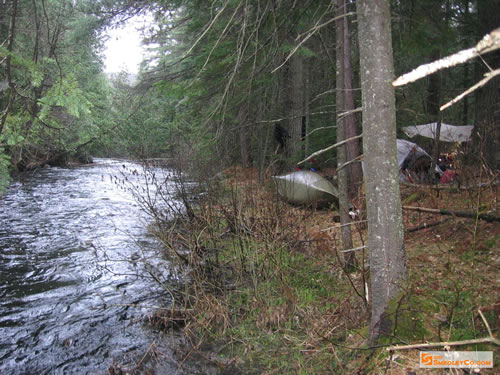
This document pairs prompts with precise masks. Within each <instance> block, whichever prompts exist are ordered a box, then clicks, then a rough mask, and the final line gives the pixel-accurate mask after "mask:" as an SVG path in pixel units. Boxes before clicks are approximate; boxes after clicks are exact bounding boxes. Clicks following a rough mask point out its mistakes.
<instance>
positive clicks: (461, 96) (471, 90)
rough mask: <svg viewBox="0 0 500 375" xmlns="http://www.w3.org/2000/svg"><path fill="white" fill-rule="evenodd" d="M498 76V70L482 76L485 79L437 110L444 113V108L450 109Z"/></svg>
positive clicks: (499, 71) (499, 72) (499, 70)
mask: <svg viewBox="0 0 500 375" xmlns="http://www.w3.org/2000/svg"><path fill="white" fill-rule="evenodd" d="M499 74H500V69H496V70H493V71H492V72H489V73H486V74H485V75H484V76H485V77H484V78H483V79H482V80H480V81H479V82H478V83H476V84H475V85H473V86H471V87H469V88H468V89H467V90H465V91H464V92H463V93H461V94H460V95H458V96H457V97H456V98H454V99H452V100H450V101H449V102H448V103H446V104H443V105H442V106H441V107H440V108H439V110H440V111H444V110H445V109H446V108H448V107H451V106H452V105H453V104H455V103H457V102H459V101H460V100H462V99H463V98H464V97H466V96H467V95H469V94H470V93H472V92H473V91H476V90H477V89H478V88H480V87H482V86H484V85H486V83H488V82H489V81H490V80H491V79H493V78H494V77H496V76H497V75H499Z"/></svg>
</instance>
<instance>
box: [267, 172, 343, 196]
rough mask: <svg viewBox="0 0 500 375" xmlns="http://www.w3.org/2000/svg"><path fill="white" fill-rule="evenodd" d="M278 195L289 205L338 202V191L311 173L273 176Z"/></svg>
mask: <svg viewBox="0 0 500 375" xmlns="http://www.w3.org/2000/svg"><path fill="white" fill-rule="evenodd" d="M272 179H273V180H274V182H275V183H276V186H277V188H278V193H279V195H280V196H281V197H283V198H284V199H285V200H287V201H288V202H290V203H295V204H313V203H330V202H337V201H338V191H337V189H336V188H335V186H333V185H332V183H331V182H330V181H328V180H327V179H325V178H324V177H322V176H320V175H319V174H317V173H314V172H311V171H296V172H293V173H290V174H287V175H284V176H273V177H272Z"/></svg>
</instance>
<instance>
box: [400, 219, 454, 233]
mask: <svg viewBox="0 0 500 375" xmlns="http://www.w3.org/2000/svg"><path fill="white" fill-rule="evenodd" d="M449 220H450V218H446V219H441V220H438V221H434V222H433V223H429V224H427V223H423V224H422V225H418V226H416V227H413V228H409V229H407V230H406V231H407V232H408V233H412V232H418V231H419V230H422V229H426V228H431V227H435V226H437V225H439V224H443V223H446V222H447V221H449Z"/></svg>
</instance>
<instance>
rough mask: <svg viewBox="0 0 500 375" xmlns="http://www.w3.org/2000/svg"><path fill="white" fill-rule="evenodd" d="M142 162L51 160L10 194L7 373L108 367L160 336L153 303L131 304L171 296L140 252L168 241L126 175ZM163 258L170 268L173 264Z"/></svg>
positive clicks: (0, 310) (1, 205)
mask: <svg viewBox="0 0 500 375" xmlns="http://www.w3.org/2000/svg"><path fill="white" fill-rule="evenodd" d="M134 168H135V169H140V166H138V165H134V164H132V163H128V162H123V161H114V160H109V159H100V160H97V163H96V165H93V166H86V167H80V168H74V169H59V168H52V169H42V170H39V171H36V172H34V173H32V174H30V175H28V176H25V177H24V178H23V179H22V180H21V181H18V182H15V183H14V184H13V185H12V186H11V187H10V188H9V191H8V192H7V194H6V195H5V196H4V198H3V201H0V373H2V374H18V373H19V374H21V373H22V374H63V373H64V374H67V373H74V374H86V373H89V374H100V373H102V374H105V373H106V369H107V368H108V366H109V365H110V364H111V363H112V361H113V359H114V360H116V361H127V360H130V357H132V356H137V353H143V352H145V351H146V350H147V348H148V347H149V345H150V344H151V342H152V340H153V338H152V332H150V331H148V330H147V329H146V328H145V327H144V326H143V324H142V322H141V317H142V316H143V314H144V313H145V312H148V311H149V310H147V309H146V308H142V309H140V308H137V307H132V306H131V305H142V306H145V305H148V304H149V305H157V304H158V303H159V300H160V302H161V300H162V299H163V300H165V301H166V298H167V297H166V296H165V295H164V293H163V292H162V291H161V290H160V288H159V287H158V286H157V285H156V284H155V283H154V282H152V281H151V280H148V279H147V278H144V277H141V276H140V275H143V274H144V272H142V270H141V267H143V263H142V262H131V261H130V260H131V259H132V260H137V259H144V258H145V257H149V256H151V255H152V254H153V252H154V249H155V248H158V245H157V244H156V243H155V240H154V238H153V237H151V236H150V235H149V234H148V233H147V232H146V229H145V228H146V222H147V220H148V219H147V217H146V216H145V214H144V213H143V212H142V210H141V209H140V207H139V205H138V204H137V203H136V201H135V200H134V198H133V195H132V194H131V192H130V191H128V190H127V189H125V188H123V187H120V184H119V183H118V180H119V179H117V177H120V173H122V172H121V171H124V170H130V169H134ZM139 175H140V173H139ZM127 178H135V179H136V180H137V181H135V182H136V183H137V184H140V183H141V182H140V180H139V179H140V178H141V177H140V176H137V175H129V176H127ZM157 263H158V262H157ZM157 266H160V267H162V273H163V274H164V275H168V264H160V265H158V264H157ZM154 339H155V340H156V343H157V344H159V341H158V337H154ZM165 345H166V344H165ZM163 350H168V348H163ZM164 366H165V365H164ZM167 367H168V366H167ZM176 369H177V367H176V366H175V365H173V364H172V367H171V371H167V372H171V373H175V370H176ZM163 371H166V370H165V367H164V369H163ZM167 372H162V373H167Z"/></svg>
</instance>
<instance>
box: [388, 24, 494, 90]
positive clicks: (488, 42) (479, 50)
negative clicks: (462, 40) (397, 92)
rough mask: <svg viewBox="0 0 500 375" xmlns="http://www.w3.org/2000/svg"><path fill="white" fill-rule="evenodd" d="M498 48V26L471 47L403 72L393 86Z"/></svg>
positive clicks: (404, 83) (417, 78) (409, 81)
mask: <svg viewBox="0 0 500 375" xmlns="http://www.w3.org/2000/svg"><path fill="white" fill-rule="evenodd" d="M499 48H500V28H498V29H495V30H493V31H492V32H491V33H489V34H487V35H485V36H484V38H483V39H481V41H480V42H479V43H478V44H477V45H476V46H475V47H472V48H469V49H466V50H462V51H459V52H457V53H455V54H453V55H450V56H446V57H444V58H442V59H440V60H437V61H433V62H431V63H428V64H424V65H420V66H419V67H418V68H416V69H414V70H412V71H411V72H409V73H406V74H403V75H402V76H400V77H399V78H398V79H396V80H395V81H394V82H393V83H392V84H393V86H403V85H406V84H408V83H411V82H415V81H417V80H419V79H421V78H424V77H427V76H428V75H430V74H432V73H435V72H437V71H438V70H442V69H446V68H450V67H452V66H455V65H459V64H462V63H464V62H466V61H469V60H471V59H473V58H475V57H478V56H479V55H481V54H484V53H488V52H491V51H494V50H496V49H499Z"/></svg>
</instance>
